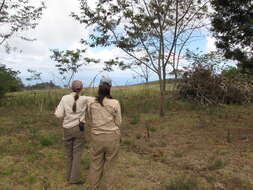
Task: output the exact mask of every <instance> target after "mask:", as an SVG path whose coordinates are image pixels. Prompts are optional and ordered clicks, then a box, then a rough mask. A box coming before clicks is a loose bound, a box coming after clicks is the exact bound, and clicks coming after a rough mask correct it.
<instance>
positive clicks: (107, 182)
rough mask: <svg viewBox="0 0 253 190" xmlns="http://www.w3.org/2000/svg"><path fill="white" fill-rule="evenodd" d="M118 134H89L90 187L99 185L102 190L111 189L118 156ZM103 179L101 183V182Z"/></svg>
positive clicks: (93, 188) (93, 187)
mask: <svg viewBox="0 0 253 190" xmlns="http://www.w3.org/2000/svg"><path fill="white" fill-rule="evenodd" d="M119 142H120V134H119V133H118V132H113V133H111V134H99V135H95V134H91V149H90V151H91V166H90V183H91V189H92V190H95V189H98V188H99V187H101V188H100V189H103V190H111V189H112V187H113V178H114V169H115V165H116V160H117V158H118V153H119V146H120V143H119ZM102 179H103V183H101V181H102Z"/></svg>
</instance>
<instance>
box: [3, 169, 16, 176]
mask: <svg viewBox="0 0 253 190" xmlns="http://www.w3.org/2000/svg"><path fill="white" fill-rule="evenodd" d="M13 173H14V170H13V169H6V170H2V171H0V175H3V176H11V175H12V174H13Z"/></svg>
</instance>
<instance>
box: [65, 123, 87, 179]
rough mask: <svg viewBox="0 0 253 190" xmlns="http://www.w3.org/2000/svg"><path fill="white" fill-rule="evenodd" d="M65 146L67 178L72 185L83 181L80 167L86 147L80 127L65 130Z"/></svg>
mask: <svg viewBox="0 0 253 190" xmlns="http://www.w3.org/2000/svg"><path fill="white" fill-rule="evenodd" d="M63 133H64V135H63V136H64V146H65V157H66V178H67V181H69V182H70V183H76V182H78V181H80V180H81V173H80V165H81V154H82V151H83V145H84V132H83V131H80V130H79V126H76V127H73V128H70V129H65V128H64V130H63Z"/></svg>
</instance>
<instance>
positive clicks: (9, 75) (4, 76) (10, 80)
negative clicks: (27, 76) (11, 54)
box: [0, 65, 23, 98]
mask: <svg viewBox="0 0 253 190" xmlns="http://www.w3.org/2000/svg"><path fill="white" fill-rule="evenodd" d="M18 74H19V72H18V71H13V70H11V69H8V68H6V67H5V66H3V65H0V98H2V97H3V96H4V94H5V93H7V92H14V91H18V90H20V89H21V88H22V87H23V84H22V82H21V80H20V78H19V77H18V76H17V75H18Z"/></svg>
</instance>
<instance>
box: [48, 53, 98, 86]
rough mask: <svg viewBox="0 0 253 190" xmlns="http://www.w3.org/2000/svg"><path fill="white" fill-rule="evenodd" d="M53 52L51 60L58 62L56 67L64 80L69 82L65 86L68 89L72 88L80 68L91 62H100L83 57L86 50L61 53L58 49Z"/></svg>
mask: <svg viewBox="0 0 253 190" xmlns="http://www.w3.org/2000/svg"><path fill="white" fill-rule="evenodd" d="M51 51H52V53H53V54H52V55H51V59H53V60H54V61H56V62H58V63H57V64H56V67H57V68H58V71H59V74H60V75H61V76H62V80H63V81H66V80H67V84H65V86H68V87H69V86H70V82H71V80H72V78H73V77H74V75H75V74H76V73H77V72H78V71H79V69H80V67H82V66H83V65H87V64H89V63H91V62H93V63H97V62H98V60H95V59H90V58H88V57H83V54H84V53H85V50H80V49H76V50H66V51H60V50H58V49H54V50H51ZM69 73H70V76H69Z"/></svg>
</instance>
